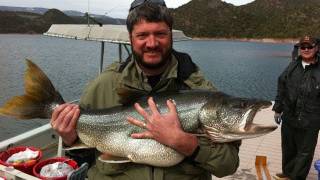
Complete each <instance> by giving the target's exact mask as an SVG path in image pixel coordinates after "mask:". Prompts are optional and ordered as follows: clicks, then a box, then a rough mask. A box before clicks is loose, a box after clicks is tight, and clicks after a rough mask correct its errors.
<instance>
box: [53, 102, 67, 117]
mask: <svg viewBox="0 0 320 180" xmlns="http://www.w3.org/2000/svg"><path fill="white" fill-rule="evenodd" d="M67 105H68V104H67V103H65V104H61V105H59V106H58V107H56V108H55V109H54V111H53V113H52V116H51V120H52V121H55V120H56V119H57V118H58V116H59V114H60V113H61V112H62V111H63V110H64V108H65V107H66V106H67Z"/></svg>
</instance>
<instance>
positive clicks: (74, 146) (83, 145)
mask: <svg viewBox="0 0 320 180" xmlns="http://www.w3.org/2000/svg"><path fill="white" fill-rule="evenodd" d="M90 148H92V147H89V146H87V145H85V144H83V143H82V142H81V141H79V142H76V143H75V144H73V145H72V146H70V147H63V150H65V151H70V150H76V149H90Z"/></svg>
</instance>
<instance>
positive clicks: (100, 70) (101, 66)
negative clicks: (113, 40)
mask: <svg viewBox="0 0 320 180" xmlns="http://www.w3.org/2000/svg"><path fill="white" fill-rule="evenodd" d="M103 56H104V41H101V58H100V67H99V74H101V73H102V68H103Z"/></svg>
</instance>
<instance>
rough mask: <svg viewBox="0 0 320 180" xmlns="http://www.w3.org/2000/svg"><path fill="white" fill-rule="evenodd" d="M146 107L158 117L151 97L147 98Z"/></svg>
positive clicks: (156, 108) (155, 105) (157, 111)
mask: <svg viewBox="0 0 320 180" xmlns="http://www.w3.org/2000/svg"><path fill="white" fill-rule="evenodd" d="M148 105H149V107H150V110H151V112H152V114H153V115H156V116H157V115H160V113H159V110H158V107H157V104H156V103H155V102H154V100H153V98H152V97H149V98H148Z"/></svg>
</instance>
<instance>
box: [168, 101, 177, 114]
mask: <svg viewBox="0 0 320 180" xmlns="http://www.w3.org/2000/svg"><path fill="white" fill-rule="evenodd" d="M167 106H168V109H169V112H170V113H177V108H176V104H175V103H174V101H173V100H172V99H169V100H167Z"/></svg>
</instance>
